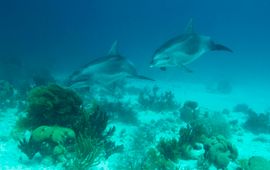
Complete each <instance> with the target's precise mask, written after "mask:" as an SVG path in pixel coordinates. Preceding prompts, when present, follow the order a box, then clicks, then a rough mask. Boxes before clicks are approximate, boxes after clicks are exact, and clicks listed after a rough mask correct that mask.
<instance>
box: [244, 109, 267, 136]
mask: <svg viewBox="0 0 270 170" xmlns="http://www.w3.org/2000/svg"><path fill="white" fill-rule="evenodd" d="M244 128H246V129H247V130H249V131H251V132H252V133H255V134H258V133H270V113H269V112H266V113H260V114H258V113H256V112H254V111H252V110H250V111H249V112H248V118H247V120H246V122H245V123H244Z"/></svg>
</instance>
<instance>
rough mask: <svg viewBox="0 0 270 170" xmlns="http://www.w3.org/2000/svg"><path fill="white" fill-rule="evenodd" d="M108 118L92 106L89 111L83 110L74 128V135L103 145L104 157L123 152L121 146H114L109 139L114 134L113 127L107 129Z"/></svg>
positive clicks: (98, 108)
mask: <svg viewBox="0 0 270 170" xmlns="http://www.w3.org/2000/svg"><path fill="white" fill-rule="evenodd" d="M108 120H109V117H108V115H107V113H106V112H104V111H103V110H101V109H100V107H99V106H97V105H94V106H93V107H92V108H90V109H89V110H84V112H83V116H82V117H81V118H80V119H79V121H78V122H77V123H76V124H75V126H74V131H75V132H76V134H81V135H82V136H85V137H91V138H93V139H96V140H98V141H99V142H101V143H103V146H104V152H105V157H106V158H108V157H109V156H110V155H112V154H113V153H116V152H121V151H122V150H123V145H116V144H115V143H114V142H113V141H111V139H110V137H111V136H112V135H113V134H114V132H115V127H114V126H113V127H110V128H108Z"/></svg>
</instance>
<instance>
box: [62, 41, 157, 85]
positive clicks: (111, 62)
mask: <svg viewBox="0 0 270 170" xmlns="http://www.w3.org/2000/svg"><path fill="white" fill-rule="evenodd" d="M126 78H134V79H143V80H151V81H154V80H153V79H151V78H148V77H145V76H142V75H139V74H138V73H137V70H136V69H135V67H134V65H133V63H132V62H130V61H129V60H127V59H126V58H124V57H123V56H122V55H120V54H119V52H118V49H117V41H115V42H114V43H113V45H112V47H111V49H110V50H109V52H108V54H107V55H106V56H104V57H100V58H97V59H94V60H92V61H90V62H89V63H88V64H86V65H85V66H83V67H81V68H79V69H78V70H77V71H75V72H73V73H72V74H71V75H70V76H69V77H68V79H67V81H66V85H67V86H69V87H71V88H75V89H77V88H79V89H80V88H87V87H88V88H89V87H91V86H93V85H99V86H102V87H106V86H109V85H111V84H113V83H116V82H121V81H123V80H125V79H126Z"/></svg>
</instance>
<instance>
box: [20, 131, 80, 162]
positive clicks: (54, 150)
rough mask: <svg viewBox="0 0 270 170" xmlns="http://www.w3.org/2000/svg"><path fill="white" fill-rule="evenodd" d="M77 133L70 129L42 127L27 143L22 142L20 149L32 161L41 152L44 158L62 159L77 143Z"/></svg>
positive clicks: (25, 141)
mask: <svg viewBox="0 0 270 170" xmlns="http://www.w3.org/2000/svg"><path fill="white" fill-rule="evenodd" d="M75 137H76V136H75V133H74V131H73V130H72V129H70V128H64V127H59V126H40V127H38V128H36V129H35V130H34V131H33V132H32V134H31V137H30V139H29V141H27V140H26V139H24V140H23V141H20V144H19V148H20V149H21V150H22V151H23V152H24V153H25V154H26V155H27V156H28V157H29V159H32V158H33V157H34V155H35V154H36V153H37V152H39V153H40V154H41V155H42V156H48V155H53V157H55V158H56V159H60V157H61V156H64V155H65V153H66V152H67V149H68V147H70V146H72V144H74V142H75Z"/></svg>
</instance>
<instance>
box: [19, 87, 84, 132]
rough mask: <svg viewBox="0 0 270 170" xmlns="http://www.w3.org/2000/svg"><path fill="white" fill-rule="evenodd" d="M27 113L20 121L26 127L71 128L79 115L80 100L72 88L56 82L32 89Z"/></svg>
mask: <svg viewBox="0 0 270 170" xmlns="http://www.w3.org/2000/svg"><path fill="white" fill-rule="evenodd" d="M27 103H28V106H27V115H26V117H24V118H22V119H21V120H20V121H21V122H24V124H25V126H26V128H30V129H35V128H37V127H39V126H41V125H58V126H65V127H70V128H72V127H73V126H74V123H75V122H76V121H74V120H76V119H78V117H80V116H81V112H82V109H81V106H82V100H81V99H80V97H79V96H78V95H77V94H76V93H75V92H74V91H72V90H69V89H65V88H63V87H60V86H58V85H56V84H50V85H48V86H40V87H36V88H34V89H32V90H31V91H30V93H29V96H28V100H27Z"/></svg>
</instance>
